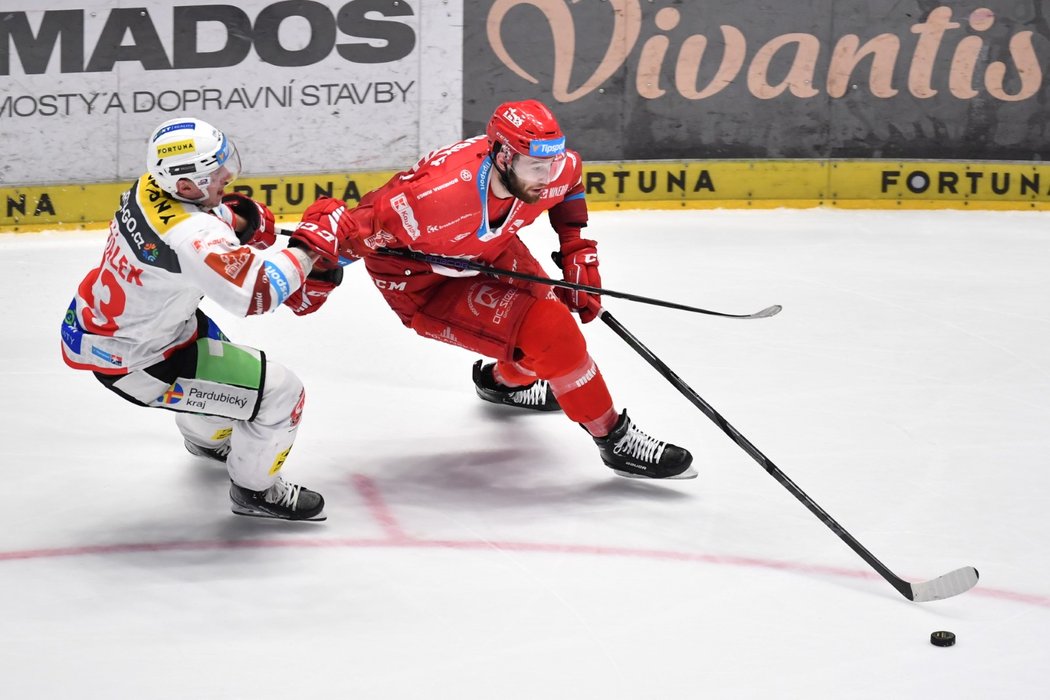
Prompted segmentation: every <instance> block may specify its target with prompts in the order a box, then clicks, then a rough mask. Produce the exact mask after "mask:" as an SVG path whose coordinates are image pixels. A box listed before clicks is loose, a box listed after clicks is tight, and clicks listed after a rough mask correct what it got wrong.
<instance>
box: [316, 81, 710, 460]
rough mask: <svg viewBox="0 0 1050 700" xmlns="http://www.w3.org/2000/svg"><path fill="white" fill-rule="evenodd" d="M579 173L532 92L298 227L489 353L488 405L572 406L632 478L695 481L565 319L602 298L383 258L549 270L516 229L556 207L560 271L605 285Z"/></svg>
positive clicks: (421, 326) (426, 318)
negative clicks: (642, 426)
mask: <svg viewBox="0 0 1050 700" xmlns="http://www.w3.org/2000/svg"><path fill="white" fill-rule="evenodd" d="M581 173H582V163H581V161H580V157H579V155H578V154H577V153H576V152H574V151H572V150H569V149H566V147H565V136H564V134H563V133H562V130H561V128H560V127H559V126H558V123H557V121H556V120H555V118H554V116H553V114H551V112H550V110H548V109H547V108H546V107H545V106H544V105H543V104H541V103H540V102H537V101H535V100H527V101H522V102H508V103H505V104H503V105H500V106H499V107H498V108H497V109H496V111H495V113H494V114H493V115H492V118H491V120H490V121H489V124H488V128H487V130H486V134H485V135H484V136H477V137H475V138H471V139H467V140H465V141H461V142H459V143H456V144H453V145H450V146H448V147H446V148H442V149H439V150H437V151H434V152H432V153H430V154H428V155H427V156H425V157H424V158H423V159H421V160H420V161H419V162H418V163H417V164H416V165H415V166H414V167H413V168H412V169H411V170H407V171H405V172H402V173H398V174H397V175H395V176H394V177H393V178H391V179H390V181H389V182H387V183H386V184H385V185H383V186H382V187H380V188H378V189H377V190H374V191H372V192H370V193H368V194H367V195H365V196H364V197H363V198H362V200H361V203H360V204H359V205H358V206H357V207H356V208H354V209H349V208H348V207H346V206H345V204H344V203H343V202H341V201H339V200H334V199H321V200H318V201H317V202H315V203H314V204H312V205H311V206H310V207H309V208H308V209H307V211H306V213H305V214H304V217H303V224H301V227H302V226H305V227H308V229H309V228H310V227H314V228H320V229H322V230H325V231H330V232H332V233H333V234H334V235H336V237H337V238H339V239H340V243H341V246H342V248H343V251H342V252H343V254H344V255H346V256H349V257H360V258H364V261H365V267H366V268H367V269H368V273H369V274H370V275H371V277H372V279H373V281H374V282H375V285H376V286H377V287H378V288H379V290H380V291H381V292H382V294H383V296H384V298H385V299H386V301H387V303H388V304H389V305H390V307H391V308H392V309H393V310H394V312H395V313H396V314H397V315H398V316H399V317H400V318H401V321H402V322H403V323H404V324H405V325H406V326H408V327H409V328H411V329H413V330H414V331H415V332H416V333H418V334H420V335H422V336H425V337H428V338H433V339H435V340H440V341H442V342H445V343H450V344H452V345H458V346H460V347H463V348H466V349H468V350H472V351H474V352H477V353H481V354H483V355H486V356H487V357H490V358H492V359H493V360H494V362H488V363H484V362H483V361H478V362H477V363H476V364H475V365H474V384H475V387H476V391H477V393H478V395H479V396H480V397H481V398H482V399H484V400H486V401H491V402H494V403H500V404H506V405H510V406H516V407H520V408H523V409H533V410H539V411H555V410H562V411H564V412H565V414H566V415H567V416H568V417H569V418H570V419H571V420H573V421H575V422H577V423H579V424H580V425H582V426H583V427H584V428H585V429H586V430H587V432H588V433H590V435H591V436H592V437H593V439H594V442H595V443H596V444H597V446H598V449H599V452H600V454H601V458H602V460H603V461H604V462H605V464H606V465H608V466H609V467H611V468H612V469H613V470H614V471H616V472H617V473H619V474H622V475H624V476H635V477H648V478H657V479H670V478H678V479H682V478H690V477H694V476H696V472H695V470H693V469H692V467H691V462H692V456H691V455H690V454H689V452H688V451H687V450H685V449H683V448H681V447H678V446H676V445H671V444H668V443H666V442H664V441H662V440H658V439H656V438H653V437H650V436H649V435H647V434H646V433H644V432H642V431H641V430H639V429H638V427H637V426H636V425H635V423H634V422H633V420H632V419H631V418H630V417H629V416H628V415H627V412H626V411H623V412H622V413H618V412H617V410H616V408H615V407H614V404H613V400H612V397H611V395H610V394H609V390H608V388H607V387H606V384H605V380H604V378H603V377H602V373H601V371H600V370H599V369H598V366H597V365H596V364H595V362H594V360H593V359H592V358H591V356H590V354H589V353H588V351H587V345H586V342H585V340H584V337H583V334H582V333H581V332H580V328H579V326H578V325H577V323H576V321H575V319H573V317H572V314H571V313H570V309H571V310H572V311H575V312H577V313H578V314H579V316H580V320H581V321H582V322H583V323H588V322H590V321H591V320H593V319H594V318H595V317H596V315H597V310H598V309H600V306H599V299H598V298H596V297H594V296H592V295H588V294H586V293H583V292H576V291H565V290H562V289H559V290H557V295H555V294H554V293H552V291H551V287H550V286H548V285H543V284H539V283H532V282H521V281H518V280H511V279H504V278H499V277H492V276H488V275H484V276H477V273H476V272H462V271H457V270H453V269H449V268H446V267H442V266H438V265H431V264H429V263H425V262H417V261H414V260H409V259H406V258H401V257H392V256H389V255H381V254H378V253H377V252H376V251H377V249H380V248H408V249H411V250H413V251H417V252H421V253H428V254H436V255H441V256H445V257H461V258H466V259H470V260H474V261H478V262H482V263H485V264H487V265H491V266H493V267H497V268H502V269H508V270H515V271H518V272H525V273H529V274H532V275H541V276H546V275H545V273H544V271H543V269H542V268H541V267H540V265H539V263H537V261H536V260H535V258H533V256H532V255H531V254H530V252H529V251H528V249H527V248H526V246H525V244H524V243H523V242H522V241H521V239H520V238H519V237H518V232H519V231H520V230H521V229H522V228H523V227H525V226H527V225H528V224H530V223H532V222H533V221H534V220H535V219H536V218H537V217H538V216H539V215H540V214H542V213H543V212H547V214H548V216H549V218H550V222H551V225H552V226H553V228H554V230H555V231H556V232H557V234H558V238H559V244H560V245H559V252H558V253H557V254H556V258H557V259H558V261H559V264H560V266H561V268H562V271H563V274H564V278H565V279H566V280H567V281H571V282H575V283H581V284H585V285H589V286H595V287H597V286H600V285H601V278H600V276H599V273H598V251H597V243H596V242H595V241H593V240H590V239H586V238H582V237H581V235H580V231H581V229H582V228H583V227H585V226H586V225H587V205H586V201H585V199H584V187H583V182H582V177H581Z"/></svg>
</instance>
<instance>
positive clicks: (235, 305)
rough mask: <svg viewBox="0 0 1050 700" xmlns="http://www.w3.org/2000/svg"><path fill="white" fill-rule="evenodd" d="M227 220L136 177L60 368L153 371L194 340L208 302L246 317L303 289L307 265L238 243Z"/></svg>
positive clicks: (69, 320)
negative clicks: (201, 306)
mask: <svg viewBox="0 0 1050 700" xmlns="http://www.w3.org/2000/svg"><path fill="white" fill-rule="evenodd" d="M232 221H233V215H232V212H230V211H229V209H228V208H227V207H226V206H225V205H219V206H218V207H216V208H215V209H214V210H211V211H208V210H205V209H202V208H200V207H198V206H196V205H194V204H189V203H186V202H182V201H179V200H177V199H175V198H174V197H172V196H171V195H170V194H168V193H167V192H164V191H163V190H161V189H160V188H159V187H157V184H156V183H155V182H154V181H153V179H152V178H151V177H150V176H149V175H143V176H142V177H141V178H140V179H139V180H138V182H136V183H135V184H134V185H132V186H131V189H129V190H128V191H126V192H124V194H123V195H121V199H120V208H119V209H118V210H117V212H116V215H115V216H114V218H113V220H112V221H111V222H110V225H109V238H108V239H107V241H106V249H105V252H104V253H103V255H102V261H101V262H100V263H99V265H98V267H96V268H95V269H93V270H92V271H91V272H89V273H88V274H87V276H86V277H85V278H84V280H83V281H82V282H81V283H80V286H79V287H78V288H77V293H76V296H75V297H74V299H73V303H72V304H71V305H70V307H69V310H68V311H67V313H66V318H65V321H64V322H63V324H62V352H63V356H64V358H65V360H66V363H67V364H69V365H70V366H72V367H76V368H78V369H90V370H94V371H96V372H102V373H104V374H124V373H127V372H129V371H131V370H135V369H140V368H142V367H148V366H150V365H152V364H155V363H156V362H159V361H161V360H163V359H164V358H165V357H167V356H169V355H170V354H171V353H173V352H174V351H175V350H177V349H179V348H182V347H185V346H186V345H188V344H189V343H191V342H193V341H194V340H196V338H197V319H196V316H195V314H196V310H197V306H198V305H199V304H200V301H201V299H202V298H203V297H205V296H207V297H208V298H209V299H212V300H214V301H215V302H216V303H218V304H219V305H220V306H222V307H223V308H225V309H227V310H229V311H231V312H233V313H237V314H243V315H246V316H247V315H251V314H262V313H266V312H269V311H274V310H275V309H277V307H279V306H280V305H281V303H282V302H284V300H285V299H287V298H288V295H290V294H291V293H292V292H294V291H295V290H296V289H298V288H299V287H300V286H301V285H302V284H303V281H304V280H305V278H306V275H307V274H308V273H309V264H310V263H309V260H308V259H307V258H306V256H305V255H302V254H300V252H299V251H294V252H293V251H290V250H286V249H270V250H266V251H260V250H256V249H255V248H252V247H249V246H246V245H243V244H242V243H240V242H239V241H238V240H237V236H236V235H235V233H234V231H233V228H232V227H231V223H232ZM304 267H305V268H306V269H304Z"/></svg>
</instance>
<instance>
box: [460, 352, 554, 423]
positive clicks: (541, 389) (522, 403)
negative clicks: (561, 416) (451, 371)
mask: <svg viewBox="0 0 1050 700" xmlns="http://www.w3.org/2000/svg"><path fill="white" fill-rule="evenodd" d="M481 363H482V361H481V360H478V361H477V362H475V363H474V388H475V389H477V392H478V396H480V397H481V398H483V399H485V400H486V401H491V402H492V403H501V404H504V405H506V406H516V407H518V408H527V409H529V410H531V411H560V410H561V406H559V405H558V399H556V398H554V392H552V391H551V386H550V384H548V383H547V382H546V381H545V380H543V379H537V380H536V381H534V382H533V383H532V384H529V385H528V386H503V385H502V384H500V383H499V382H497V381H496V380H495V379H494V378H493V376H492V370H493V369H494V368H495V367H496V363H495V362H490V363H488V364H487V365H484V366H482V364H481Z"/></svg>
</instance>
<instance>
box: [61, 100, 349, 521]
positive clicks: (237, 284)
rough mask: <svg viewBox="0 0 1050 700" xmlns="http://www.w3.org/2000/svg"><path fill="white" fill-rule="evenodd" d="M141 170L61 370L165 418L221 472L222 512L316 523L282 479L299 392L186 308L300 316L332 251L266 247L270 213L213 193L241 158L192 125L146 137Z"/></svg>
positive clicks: (318, 293) (67, 323)
mask: <svg viewBox="0 0 1050 700" xmlns="http://www.w3.org/2000/svg"><path fill="white" fill-rule="evenodd" d="M147 170H148V172H147V174H145V175H143V176H142V177H141V178H139V179H138V181H136V182H135V183H134V184H133V185H132V186H131V188H130V189H128V190H127V191H126V192H124V193H123V194H122V195H121V198H120V206H119V208H118V209H117V212H116V215H115V216H114V218H113V220H112V221H111V222H110V226H109V238H108V239H107V241H106V247H105V251H104V252H103V254H102V260H101V262H100V263H99V265H98V266H97V267H96V268H94V269H93V270H91V271H90V272H89V273H88V274H87V276H86V277H85V278H84V280H83V281H82V282H81V283H80V286H79V287H78V288H77V292H76V295H75V296H74V298H73V301H72V303H71V304H70V306H69V309H68V310H67V311H66V315H65V319H64V321H63V323H62V352H63V357H64V359H65V361H66V363H67V364H69V365H70V366H71V367H74V368H77V369H86V370H90V371H92V372H94V374H95V376H96V377H97V378H98V379H99V381H101V382H102V384H103V385H104V386H106V387H107V388H109V389H110V390H112V391H113V392H115V393H116V394H118V395H119V396H121V397H123V398H124V399H126V400H128V401H131V402H132V403H135V404H137V405H140V406H148V407H153V408H164V409H168V410H171V411H175V412H176V415H175V423H176V425H177V426H178V428H179V430H180V431H181V433H182V435H183V437H184V439H185V445H186V448H187V449H188V450H189V451H190V452H191V453H193V454H195V455H198V456H202V457H208V458H211V459H215V460H218V461H221V462H225V464H226V468H227V470H228V472H229V475H230V480H231V485H230V500H231V502H232V510H233V512H234V513H238V514H241V515H254V516H261V517H270V518H282V519H288V520H324V519H325V515H324V499H323V498H322V496H321V494H319V493H317V492H316V491H312V490H310V489H307V488H305V487H302V486H299V485H296V484H292V483H289V482H287V481H285V480H284V479H283V478H282V476H281V468H282V466H283V465H284V462H285V459H286V458H287V457H288V452H289V450H291V447H292V442H293V441H294V439H295V433H296V430H297V429H298V426H299V421H300V418H301V416H302V410H303V403H304V399H305V393H304V390H303V385H302V383H301V382H300V381H299V379H298V377H296V376H295V374H293V373H292V372H291V371H290V370H288V369H287V368H285V367H283V366H282V365H280V364H277V363H275V362H271V361H270V360H268V359H267V358H266V356H265V354H264V353H263V352H262V351H260V350H256V349H255V348H250V347H246V346H243V345H236V344H234V343H231V342H230V341H229V339H228V338H226V336H225V335H223V334H222V332H221V331H220V330H219V329H218V328H217V327H216V325H215V324H214V323H213V322H212V321H211V319H209V318H208V317H207V316H205V315H204V313H203V312H202V311H201V310H200V309H199V308H198V305H199V304H200V302H201V299H202V298H203V297H205V296H207V297H208V298H210V299H212V300H213V301H215V302H216V303H218V304H219V305H220V306H222V307H223V308H225V309H227V310H229V311H231V312H233V313H236V314H242V315H246V316H247V315H253V314H263V313H268V312H272V311H275V310H276V309H277V308H279V307H280V306H281V305H282V304H283V305H287V306H290V307H291V309H292V311H293V312H294V313H296V314H297V315H304V314H308V313H312V312H313V311H316V310H317V309H318V308H319V307H320V306H321V305H322V304H323V303H324V302H325V300H326V299H327V297H328V294H329V293H330V292H331V291H332V290H333V289H334V288H335V287H336V286H337V285H338V284H339V282H340V279H341V268H340V267H339V265H338V253H337V243H336V241H335V240H334V238H332V237H331V236H328V235H326V234H325V233H324V232H323V231H320V229H317V230H315V228H316V227H314V228H311V227H309V226H306V227H301V230H300V231H297V232H296V233H295V234H294V235H293V236H292V238H291V240H290V242H289V245H288V247H287V248H279V247H274V243H275V241H276V236H275V235H274V233H275V232H274V220H273V214H272V213H271V212H270V211H269V209H267V207H266V206H265V205H263V204H262V203H260V202H257V201H254V200H252V199H249V198H247V197H245V196H243V195H240V194H237V193H232V192H231V193H225V192H224V188H226V187H227V186H228V185H229V184H230V182H231V181H233V179H234V178H236V177H237V175H238V173H239V171H240V156H239V155H238V153H237V148H236V146H235V145H234V143H233V141H231V140H230V139H229V138H228V137H227V136H226V135H225V134H223V133H222V132H221V131H219V130H218V129H216V128H215V127H213V126H211V125H209V124H206V123H205V122H203V121H200V120H197V119H192V118H178V119H173V120H170V121H167V122H165V123H163V124H161V125H160V126H159V127H157V129H156V130H154V132H153V134H152V135H151V136H150V140H149V143H148V145H147Z"/></svg>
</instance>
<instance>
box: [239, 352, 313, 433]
mask: <svg viewBox="0 0 1050 700" xmlns="http://www.w3.org/2000/svg"><path fill="white" fill-rule="evenodd" d="M305 399H306V391H305V389H304V388H303V383H302V381H300V379H299V377H298V376H296V374H295V373H294V372H292V371H291V370H290V369H288V368H287V367H285V366H284V365H280V364H277V363H276V362H271V361H270V360H267V361H266V383H265V385H264V387H263V395H262V400H261V401H260V402H259V412H258V413H257V414H256V416H255V418H254V419H253V420H252V422H253V423H258V424H260V425H280V424H283V423H286V422H287V424H288V425H289V426H296V425H298V424H299V419H300V418H301V417H302V412H303V404H304V403H305Z"/></svg>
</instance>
